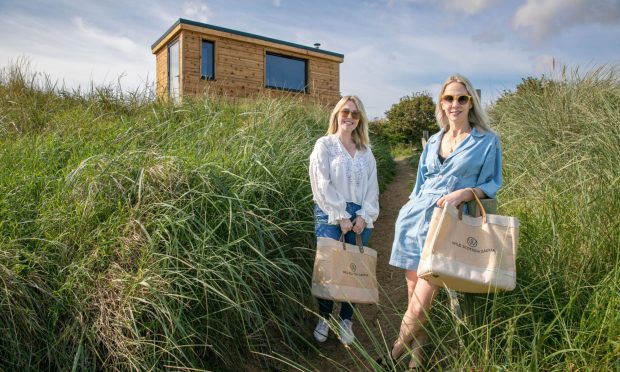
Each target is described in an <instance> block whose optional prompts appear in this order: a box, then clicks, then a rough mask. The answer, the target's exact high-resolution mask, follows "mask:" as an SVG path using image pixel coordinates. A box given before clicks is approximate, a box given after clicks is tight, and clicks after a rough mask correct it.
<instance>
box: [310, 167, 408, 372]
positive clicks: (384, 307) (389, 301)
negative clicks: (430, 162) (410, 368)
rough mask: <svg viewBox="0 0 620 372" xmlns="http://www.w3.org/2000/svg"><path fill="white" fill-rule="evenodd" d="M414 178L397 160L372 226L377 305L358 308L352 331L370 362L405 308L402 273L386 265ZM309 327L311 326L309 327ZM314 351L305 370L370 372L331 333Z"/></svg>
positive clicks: (389, 338) (354, 352)
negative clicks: (369, 356) (398, 219)
mask: <svg viewBox="0 0 620 372" xmlns="http://www.w3.org/2000/svg"><path fill="white" fill-rule="evenodd" d="M414 177H415V175H414V172H413V170H412V169H411V167H410V165H409V164H408V159H397V160H396V176H395V178H394V180H393V181H392V182H391V183H390V184H389V185H388V187H387V189H386V190H385V191H384V192H383V193H382V194H381V196H380V199H379V205H380V208H381V210H380V216H379V218H378V220H377V221H376V222H375V230H374V232H373V235H372V237H371V239H370V243H369V245H370V247H371V248H374V249H375V250H377V280H378V282H379V285H380V286H381V289H380V305H359V306H358V309H359V310H360V312H361V314H362V319H363V320H360V318H356V319H354V326H353V331H354V332H355V335H356V337H357V340H358V342H359V343H360V345H361V346H362V348H363V349H364V350H366V351H367V352H368V353H369V354H370V355H371V356H373V358H374V357H376V356H378V355H379V353H380V348H381V347H385V346H384V345H381V344H377V342H379V343H382V342H383V337H385V339H386V342H387V343H391V342H392V341H393V339H394V338H395V337H396V335H397V332H398V331H397V330H398V327H399V325H400V319H401V313H402V311H404V309H405V306H406V301H407V287H406V285H405V278H404V271H403V270H401V269H398V268H395V267H393V266H390V265H389V264H388V262H389V259H390V252H391V249H392V241H393V238H394V224H395V222H396V218H397V217H398V212H399V210H400V207H401V206H402V205H403V204H405V203H406V202H407V200H408V197H409V194H410V193H411V190H412V188H413V182H414ZM337 311H338V309H337V308H336V309H334V314H337ZM313 326H314V323H312V325H311V326H310V327H311V328H312V327H313ZM311 333H312V329H310V330H309V332H308V334H309V337H312V335H311ZM373 338H374V343H373ZM317 348H318V350H319V352H318V353H313V355H308V359H307V363H303V364H304V366H306V367H307V368H312V369H315V370H317V371H330V370H350V371H359V370H362V371H363V370H369V371H372V370H373V369H372V368H371V366H370V365H368V363H367V362H365V360H364V357H363V356H361V354H360V351H359V350H356V348H346V347H344V346H343V345H342V344H341V343H340V341H339V340H338V339H337V338H336V336H335V335H334V334H333V333H330V336H329V338H328V340H327V341H326V342H325V343H323V344H317ZM310 366H312V367H310Z"/></svg>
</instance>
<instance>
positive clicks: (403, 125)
mask: <svg viewBox="0 0 620 372" xmlns="http://www.w3.org/2000/svg"><path fill="white" fill-rule="evenodd" d="M385 115H386V119H385V120H382V121H376V122H373V123H372V129H373V130H374V131H376V132H377V133H380V134H381V135H383V136H385V137H387V138H388V139H389V140H390V142H391V143H392V145H397V144H409V145H410V144H415V145H416V147H418V146H421V142H420V139H421V138H422V134H423V131H425V130H427V131H429V134H433V133H434V132H436V131H437V130H438V127H437V121H436V119H435V104H434V103H433V98H432V97H431V96H430V94H429V93H426V92H417V93H413V94H412V95H411V96H405V97H402V98H401V99H400V101H399V102H398V103H396V104H394V105H392V107H391V108H390V109H389V110H388V111H386V112H385Z"/></svg>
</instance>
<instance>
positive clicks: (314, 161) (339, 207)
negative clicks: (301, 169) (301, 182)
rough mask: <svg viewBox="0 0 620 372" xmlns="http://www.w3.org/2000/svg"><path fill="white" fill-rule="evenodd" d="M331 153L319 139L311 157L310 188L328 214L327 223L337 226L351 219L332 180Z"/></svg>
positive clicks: (315, 198) (319, 204)
mask: <svg viewBox="0 0 620 372" xmlns="http://www.w3.org/2000/svg"><path fill="white" fill-rule="evenodd" d="M329 166H330V164H329V152H328V149H327V147H326V146H325V144H324V143H322V141H321V140H320V139H319V140H318V141H317V142H316V144H315V146H314V150H313V151H312V154H311V155H310V172H309V173H310V186H311V187H312V196H313V199H314V201H315V202H316V203H317V204H318V206H319V208H321V210H322V211H323V212H325V214H327V218H328V220H327V223H329V224H334V225H335V224H337V223H338V221H339V220H341V219H343V218H351V215H350V214H349V213H347V210H346V209H347V203H346V201H345V199H344V198H343V197H342V195H340V194H339V193H338V191H337V190H336V188H335V187H334V185H333V184H332V182H331V180H330V172H329Z"/></svg>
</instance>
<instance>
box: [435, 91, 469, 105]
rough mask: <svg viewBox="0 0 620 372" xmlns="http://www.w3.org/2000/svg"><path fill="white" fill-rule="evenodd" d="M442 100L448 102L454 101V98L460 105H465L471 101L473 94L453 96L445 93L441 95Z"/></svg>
mask: <svg viewBox="0 0 620 372" xmlns="http://www.w3.org/2000/svg"><path fill="white" fill-rule="evenodd" d="M441 100H442V101H444V102H446V103H452V102H454V100H456V102H458V104H459V105H464V104H467V103H469V101H471V96H468V95H463V96H453V95H452V94H444V95H443V96H441Z"/></svg>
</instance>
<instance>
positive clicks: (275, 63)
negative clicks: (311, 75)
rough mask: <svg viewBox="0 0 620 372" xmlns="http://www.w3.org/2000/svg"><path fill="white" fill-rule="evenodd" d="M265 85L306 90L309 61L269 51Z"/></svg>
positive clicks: (298, 90) (266, 61)
mask: <svg viewBox="0 0 620 372" xmlns="http://www.w3.org/2000/svg"><path fill="white" fill-rule="evenodd" d="M265 66H266V67H265V86H266V87H267V88H275V89H284V90H291V91H295V92H305V91H306V85H307V84H308V79H307V67H306V66H307V61H306V60H305V59H300V58H293V57H287V56H283V55H279V54H273V53H267V55H266V56H265Z"/></svg>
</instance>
